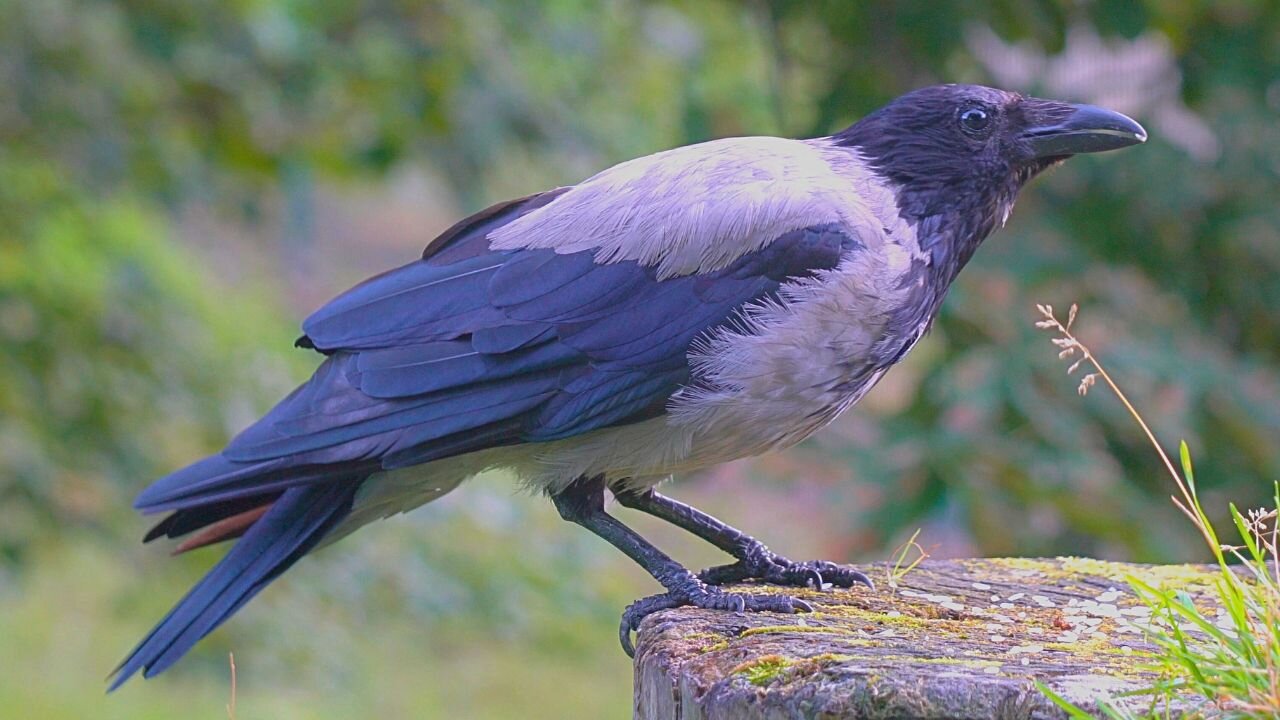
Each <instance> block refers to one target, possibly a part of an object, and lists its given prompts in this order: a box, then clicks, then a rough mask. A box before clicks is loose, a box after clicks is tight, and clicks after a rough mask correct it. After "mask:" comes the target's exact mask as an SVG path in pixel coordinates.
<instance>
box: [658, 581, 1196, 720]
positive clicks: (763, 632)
mask: <svg viewBox="0 0 1280 720" xmlns="http://www.w3.org/2000/svg"><path fill="white" fill-rule="evenodd" d="M1128 575H1133V576H1135V577H1138V578H1141V579H1142V580H1144V581H1146V582H1148V583H1150V584H1153V585H1156V586H1164V587H1176V588H1179V589H1182V590H1184V591H1186V592H1187V593H1189V594H1190V595H1191V596H1192V597H1193V598H1195V599H1196V600H1197V602H1201V601H1203V602H1206V603H1208V602H1209V597H1210V588H1211V584H1212V582H1213V575H1212V573H1211V572H1209V569H1208V568H1206V567H1203V566H1187V565H1162V566H1151V565H1130V564H1123V563H1111V562H1104V561H1099V560H1088V559H1080V558H1059V559H1054V560H1027V559H991V560H950V561H927V562H925V563H922V564H921V565H920V566H919V567H917V568H916V569H914V570H912V571H911V572H910V573H908V574H907V575H906V576H905V577H903V578H901V579H899V581H898V583H897V587H896V588H894V587H890V583H889V582H888V581H887V573H886V572H885V571H881V572H880V576H879V577H876V575H875V574H873V575H872V576H873V578H875V579H876V581H877V583H878V584H879V587H878V588H877V589H876V590H874V591H871V590H867V589H865V588H855V589H853V590H828V591H821V592H819V591H815V590H798V591H795V592H794V593H793V594H796V595H798V596H800V597H803V598H804V599H805V600H808V601H809V602H811V603H812V604H813V605H814V607H815V609H816V612H814V613H810V614H801V615H777V614H772V613H758V614H756V613H745V614H735V613H724V612H714V611H706V610H698V609H693V608H678V609H675V610H668V611H665V612H661V613H657V614H655V615H653V616H651V617H649V618H646V619H645V622H644V624H643V625H642V627H641V628H640V633H639V637H638V641H637V646H636V661H635V716H636V718H638V719H639V720H669V719H674V718H679V719H680V720H701V719H704V718H705V719H706V720H722V719H723V720H729V719H732V720H752V719H756V718H760V719H764V718H768V719H770V720H773V719H775V718H776V719H782V718H788V719H789V718H823V719H826V720H835V719H837V718H1004V719H1008V720H1013V719H1015V718H1063V717H1066V715H1065V713H1063V712H1062V711H1060V710H1059V709H1058V708H1057V707H1056V706H1054V705H1053V704H1052V703H1051V702H1049V700H1048V699H1046V698H1045V697H1044V696H1043V695H1042V694H1041V693H1040V692H1039V691H1038V690H1037V689H1036V688H1035V686H1034V684H1033V681H1034V680H1037V679H1038V680H1040V681H1041V682H1043V683H1045V684H1046V685H1048V686H1049V687H1051V688H1053V689H1054V691H1056V692H1058V693H1059V694H1060V695H1063V696H1065V697H1066V698H1068V699H1069V700H1071V701H1073V702H1075V703H1076V704H1077V705H1080V706H1081V707H1085V708H1094V707H1096V703H1097V701H1098V700H1103V699H1111V698H1114V697H1115V696H1116V695H1118V694H1120V693H1124V692H1126V691H1129V690H1133V689H1137V688H1140V687H1143V686H1144V685H1146V684H1148V683H1149V682H1150V681H1151V680H1152V679H1153V678H1152V676H1151V675H1150V674H1149V671H1147V670H1145V669H1144V661H1143V656H1144V654H1145V653H1147V652H1148V651H1149V650H1150V646H1149V645H1148V644H1147V643H1146V642H1145V641H1144V638H1143V633H1142V627H1143V625H1144V624H1145V623H1146V622H1147V621H1148V620H1149V619H1150V616H1149V614H1148V613H1147V612H1146V608H1145V607H1144V606H1142V605H1141V604H1140V603H1138V602H1137V600H1136V599H1135V598H1134V597H1133V595H1132V593H1131V592H1130V591H1129V590H1128V585H1127V584H1126V583H1125V580H1124V579H1125V577H1126V576H1128ZM741 590H742V591H744V592H783V589H780V588H769V587H762V586H744V587H742V588H741ZM1120 703H1121V704H1125V703H1127V704H1128V707H1130V708H1134V709H1141V708H1145V707H1147V706H1149V704H1150V700H1149V699H1144V698H1130V699H1129V700H1127V701H1124V700H1121V701H1120Z"/></svg>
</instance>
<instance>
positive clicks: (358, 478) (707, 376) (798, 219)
mask: <svg viewBox="0 0 1280 720" xmlns="http://www.w3.org/2000/svg"><path fill="white" fill-rule="evenodd" d="M1144 140H1146V132H1145V131H1144V130H1143V129H1142V127H1141V126H1140V125H1138V124H1137V123H1136V122H1134V121H1133V120H1131V119H1129V118H1127V117H1125V116H1124V115H1120V114H1118V113H1115V112H1111V111H1109V110H1104V109H1102V108H1098V107H1093V106H1089V105H1074V104H1068V103H1063V102H1055V101H1050V100H1041V99H1037V98H1032V97H1026V96H1023V95H1019V94H1016V93H1011V92H1005V91H1001V90H996V89H992V88H987V87H979V86H971V85H943V86H937V87H929V88H924V89H922V90H918V91H915V92H912V93H910V94H908V95H904V96H902V97H900V98H898V99H897V100H895V101H893V102H892V103H890V104H889V105H887V106H885V107H883V108H881V109H879V110H877V111H875V112H873V113H871V114H870V115H868V116H866V117H864V118H863V119H862V120H860V121H858V122H857V123H856V124H854V125H853V126H851V127H849V128H848V129H846V130H844V131H842V132H840V133H837V134H835V135H832V136H829V137H821V138H816V139H811V140H788V139H783V138H775V137H744V138H730V139H724V140H716V141H712V142H706V143H702V144H699V145H691V146H688V147H682V148H677V149H674V150H668V151H666V152H660V153H657V154H654V155H650V156H647V157H642V158H638V159H636V160H631V161H629V162H624V163H622V164H620V165H616V166H614V167H611V168H609V169H607V170H604V171H602V172H600V173H599V174H597V175H595V176H593V177H591V178H588V179H587V180H584V181H583V182H581V183H579V184H578V185H574V186H571V187H561V188H556V189H553V190H548V191H545V192H541V193H538V194H536V195H530V196H528V197H524V198H520V199H517V200H511V201H508V202H504V203H500V204H498V205H495V206H493V207H491V208H488V209H487V210H483V211H481V212H479V213H477V214H475V215H473V216H471V217H469V218H466V219H465V220H462V221H461V222H459V223H458V224H456V225H454V226H453V227H452V228H450V229H449V230H447V231H445V233H444V234H442V235H440V236H439V237H437V238H436V239H435V240H433V241H432V242H431V243H430V244H429V245H428V246H427V248H426V250H425V252H424V253H423V255H422V258H421V259H419V260H416V261H414V262H411V263H409V264H408V265H405V266H403V267H400V268H397V269H395V270H391V271H389V272H387V273H384V274H382V275H379V276H377V277H374V278H372V279H370V280H368V281H366V282H364V283H362V284H360V285H357V286H356V287H354V288H352V289H351V290H349V291H347V292H346V293H344V294H342V295H340V296H339V297H337V298H336V299H334V300H333V301H331V302H330V303H329V304H327V305H325V306H324V307H322V308H320V309H319V310H318V311H316V313H315V314H313V315H312V316H311V317H309V318H307V320H306V321H305V322H304V323H303V330H304V332H305V335H304V336H303V337H302V338H300V339H299V341H298V345H300V346H302V347H306V348H311V349H314V350H316V351H318V352H319V353H321V354H323V355H324V360H323V362H321V363H320V366H319V368H318V369H317V370H316V372H315V375H314V376H312V378H311V379H310V380H308V381H307V382H306V383H305V384H303V385H302V386H301V387H299V388H298V389H297V390H295V391H294V392H293V393H291V394H290V395H289V396H288V397H286V398H285V399H284V400H282V401H281V402H280V404H279V405H277V406H276V407H275V408H274V409H272V410H271V411H270V412H269V413H267V415H266V416H265V417H263V418H262V419H261V420H259V421H257V422H256V423H254V424H253V425H251V426H250V427H249V428H247V429H246V430H244V431H243V432H241V433H240V434H239V435H238V436H236V437H235V438H234V439H233V440H232V441H231V442H230V444H228V445H227V447H226V448H225V449H224V450H223V451H222V452H220V453H218V454H217V455H214V456H212V457H208V458H205V459H203V460H200V461H199V462H196V463H194V464H193V465H190V466H188V467H186V468H183V469H181V470H178V471H177V472H175V473H173V474H172V475H169V476H167V477H164V478H162V479H160V480H159V481H157V482H156V483H155V484H153V485H151V486H150V487H148V488H147V489H146V490H144V491H143V492H142V494H141V495H140V496H139V497H138V499H137V502H136V507H137V508H138V509H139V510H141V511H143V512H146V513H156V512H168V513H169V515H168V516H167V517H166V518H165V519H164V520H162V521H161V522H160V523H159V524H158V525H156V526H155V528H154V529H152V530H151V532H150V533H149V534H148V535H147V537H146V539H147V540H153V539H155V538H157V537H162V536H163V537H170V538H176V537H181V536H186V539H185V540H184V541H183V542H182V543H181V544H180V545H179V546H178V550H179V551H182V550H187V549H191V548H195V547H200V546H203V545H209V544H212V543H219V542H223V541H230V540H234V541H235V542H234V544H233V545H232V546H231V548H230V550H229V551H228V552H227V553H226V555H225V556H224V557H223V558H222V560H221V561H220V562H218V564H217V565H216V566H214V568H213V569H212V570H211V571H210V572H209V573H208V574H207V575H206V576H205V577H204V578H203V579H202V580H200V582H199V583H197V584H196V585H195V587H194V588H192V589H191V591H190V592H188V593H187V595H186V596H185V597H183V598H182V600H180V601H179V602H178V604H177V605H176V606H175V607H174V608H173V610H171V611H170V612H169V614H168V615H166V616H165V617H164V619H162V620H161V621H160V623H159V624H158V625H157V626H156V627H155V629H153V630H152V631H151V632H150V634H148V635H147V636H146V637H145V638H144V639H143V640H142V641H141V642H140V643H139V644H138V646H137V647H136V648H134V649H133V651H132V652H131V653H130V654H129V655H128V657H127V658H125V660H124V661H123V662H122V663H121V664H120V666H119V667H118V668H116V670H115V672H114V673H113V675H114V679H113V681H112V684H111V687H112V689H114V688H116V687H118V686H119V685H120V684H121V683H123V682H124V681H125V680H127V679H128V678H129V677H130V676H132V675H133V674H134V673H137V672H138V671H143V674H144V675H145V676H147V677H150V676H153V675H156V674H157V673H160V672H162V671H164V670H165V669H166V668H168V667H169V666H171V665H172V664H173V663H174V662H176V661H177V660H178V659H179V658H180V657H182V655H183V654H184V653H186V652H187V651H188V650H189V649H190V648H191V647H192V646H193V645H195V643H196V642H197V641H199V640H200V639H201V638H202V637H204V636H205V635H207V634H208V633H209V632H210V631H212V630H213V629H214V628H215V627H217V626H218V625H219V624H221V623H222V622H223V621H224V620H226V619H227V618H229V617H230V616H231V615H232V614H233V613H234V612H235V611H236V610H238V609H239V608H240V607H241V606H242V605H244V603H245V602H247V601H248V600H249V599H250V598H252V597H253V596H254V595H255V594H256V593H257V592H258V591H260V590H261V589H262V588H263V587H265V586H266V585H267V583H269V582H271V581H272V580H274V579H275V578H276V577H277V576H278V575H280V574H281V573H283V572H284V571H285V570H287V569H288V568H289V567H290V566H291V565H293V563H294V562H296V561H297V560H298V559H299V558H300V557H302V556H303V555H305V554H307V553H308V552H310V551H311V550H313V549H315V548H317V547H319V546H322V545H326V544H328V543H331V542H333V541H334V540H336V539H338V538H341V537H343V536H345V535H346V534H347V533H350V532H352V531H353V530H356V529H357V528H359V527H361V526H363V525H365V524H366V523H369V522H370V521H373V520H376V519H379V518H384V517H387V516H390V515H394V514H397V513H401V512H405V511H407V510H411V509H413V508H416V507H418V506H420V505H423V504H424V503H428V502H431V501H432V500H435V499H436V498H439V497H441V496H443V495H444V494H446V493H448V492H449V491H451V490H453V489H454V488H456V487H457V486H458V485H459V484H460V483H462V482H463V481H464V480H466V479H467V478H469V477H471V476H473V475H475V474H477V473H479V472H482V471H484V470H487V469H491V468H505V469H507V470H509V471H511V472H512V473H514V475H515V476H517V477H518V478H519V479H520V480H521V481H522V482H523V483H524V484H525V485H527V486H528V487H530V488H533V489H536V490H538V491H540V492H543V493H545V494H546V495H548V496H549V497H550V498H551V500H552V502H553V503H554V504H555V506H556V508H557V509H558V510H559V512H560V514H561V515H562V516H563V517H564V518H565V519H567V520H570V521H573V522H575V523H577V524H579V525H582V526H583V527H585V528H587V529H588V530H590V531H592V532H593V533H595V534H596V535H599V536H600V537H601V538H603V539H604V540H606V541H608V542H609V543H611V544H613V545H614V546H615V547H617V548H618V549H619V550H621V551H622V552H624V553H626V554H627V555H628V556H630V557H631V558H632V559H633V560H635V561H636V562H637V563H639V564H640V565H641V566H643V567H644V569H645V570H647V571H648V572H649V573H650V574H652V575H653V577H654V578H655V579H656V580H657V581H658V582H659V583H661V585H662V586H663V588H664V590H665V592H663V593H662V594H659V595H654V596H652V597H649V598H644V599H641V600H638V601H637V602H636V603H634V604H632V605H631V606H630V607H629V608H627V610H626V611H625V613H624V615H623V620H622V625H621V628H620V636H621V640H622V644H623V647H624V649H626V650H627V651H628V653H630V652H631V650H632V648H631V640H630V636H631V631H632V630H634V629H635V628H636V627H638V623H639V621H640V619H641V618H643V617H644V616H645V615H647V614H649V613H651V612H653V611H655V610H658V609H662V608H669V607H675V606H679V605H695V606H697V607H702V608H719V609H728V610H737V611H742V610H753V611H755V610H766V611H776V612H784V613H789V612H797V611H805V610H809V609H810V608H809V606H808V605H807V604H806V603H805V602H804V601H802V600H800V599H797V598H792V597H787V596H785V595H777V594H742V593H736V592H727V591H724V590H722V589H721V588H720V585H722V584H724V583H727V582H733V581H740V580H748V579H754V580H761V581H764V582H768V583H777V584H782V585H792V586H804V585H807V584H815V585H816V586H819V587H821V584H822V583H824V582H826V583H831V584H833V585H836V586H841V587H850V586H852V585H853V584H855V583H866V584H869V581H868V580H867V578H866V576H865V575H863V574H862V573H860V572H858V571H857V570H855V569H853V568H852V567H849V566H845V565H837V564H834V563H830V562H823V561H815V562H792V561H791V560H788V559H786V558H784V557H782V556H780V555H777V554H775V553H773V552H772V551H770V550H769V549H768V548H766V547H765V546H764V545H762V544H761V543H760V542H759V541H757V540H755V539H753V538H751V537H750V536H748V535H746V534H744V533H742V532H740V531H738V530H735V529H733V528H731V527H729V526H727V525H725V524H724V523H722V522H720V521H718V520H716V519H715V518H712V517H711V516H709V515H706V514H705V513H702V512H700V511H698V510H696V509H694V508H692V507H689V506H687V505H684V504H682V503H679V502H676V501H675V500H672V499H670V498H667V497H665V496H663V495H661V494H659V493H658V492H656V491H655V489H654V488H655V486H656V485H657V484H658V483H660V482H661V481H662V480H664V479H666V478H668V477H669V476H671V475H672V474H673V473H677V472H685V471H689V470H694V469H697V468H703V467H707V466H709V465H714V464H716V463H722V462H726V461H729V460H734V459H737V458H742V457H747V456H751V455H758V454H760V453H764V452H769V451H772V450H778V449H781V448H786V447H789V446H791V445H794V444H796V443H797V442H800V441H801V440H803V439H804V438H806V437H808V436H809V435H811V434H812V433H813V432H815V431H816V430H818V429H820V428H822V427H823V426H824V425H826V424H827V423H829V422H831V421H832V420H833V419H835V418H836V417H837V416H838V415H839V414H840V413H842V412H844V411H845V410H846V409H848V408H849V407H850V406H851V405H853V404H854V403H856V402H857V401H858V399H859V398H861V397H862V396H863V395H865V394H866V392H867V391H868V390H870V389H871V387H872V386H874V385H875V384H876V381H877V380H879V379H880V377H881V376H882V375H883V374H884V373H885V371H886V370H888V369H889V368H890V367H892V366H893V365H894V364H895V363H896V362H898V361H899V360H901V359H902V357H903V356H904V355H905V354H906V353H907V352H908V351H910V350H911V348H912V347H913V346H914V345H915V344H916V342H917V341H919V340H920V337H921V336H922V335H924V333H925V332H926V331H927V330H928V329H929V326H930V325H931V324H932V322H933V319H934V317H935V316H936V315H937V313H938V308H939V305H940V304H941V303H942V300H943V298H944V296H945V295H946V292H947V289H948V288H949V287H950V285H951V283H952V281H953V280H954V279H955V277H956V274H957V273H959V272H960V269H961V268H963V267H964V265H965V263H966V262H968V260H969V258H970V257H971V256H972V255H973V253H974V251H975V250H976V249H977V247H978V245H979V244H980V243H981V242H982V240H983V239H984V238H986V236H987V235H988V234H990V233H991V231H992V230H993V229H995V228H996V227H997V226H998V225H1002V224H1003V223H1004V222H1005V220H1006V219H1007V218H1008V216H1009V212H1010V210H1011V208H1012V207H1013V202H1014V199H1015V197H1016V196H1017V194H1018V191H1019V190H1020V189H1021V188H1022V186H1023V184H1024V183H1026V182H1027V181H1028V180H1029V179H1031V178H1032V177H1033V176H1035V175H1036V174H1037V173H1039V172H1041V171H1043V170H1044V169H1046V168H1048V167H1049V166H1051V165H1054V164H1056V163H1058V162H1060V161H1062V160H1064V159H1066V158H1067V157H1069V156H1071V155H1074V154H1077V153H1086V152H1097V151H1102V150H1111V149H1116V148H1121V147H1125V146H1127V145H1133V144H1135V143H1141V142H1143V141H1144ZM606 490H608V491H609V492H610V493H611V494H612V495H613V496H614V497H615V498H616V499H617V501H618V503H619V504H621V505H623V506H625V507H629V508H634V509H636V510H639V511H642V512H645V513H648V514H651V515H654V516H657V517H660V518H662V519H664V520H667V521H669V522H671V523H673V524H675V525H677V526H679V527H681V528H684V529H685V530H687V531H689V532H692V533H693V534H695V535H697V536H699V537H701V538H703V539H705V540H707V541H709V542H711V543H712V544H714V545H715V546H716V547H718V548H720V549H721V550H723V551H725V552H726V553H728V554H729V555H730V556H732V557H733V558H734V559H735V562H733V563H732V564H728V565H723V566H720V567H716V568H712V569H710V570H707V571H704V572H703V573H701V574H694V573H692V572H690V571H689V570H687V569H686V568H684V567H682V566H681V565H680V564H679V563H677V562H676V561H675V560H673V559H671V558H670V557H668V556H667V555H665V554H663V553H662V551H660V550H658V549H657V548H656V547H654V546H653V545H652V544H650V543H649V542H648V541H646V540H645V539H644V538H642V537H641V536H640V535H638V534H637V533H636V532H635V531H633V530H631V529H630V528H628V527H627V526H626V525H624V524H623V523H621V522H619V521H618V520H617V519H616V518H614V517H613V516H612V515H610V514H608V513H607V512H606V511H605V502H604V501H605V491H606Z"/></svg>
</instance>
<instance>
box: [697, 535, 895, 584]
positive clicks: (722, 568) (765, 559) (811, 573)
mask: <svg viewBox="0 0 1280 720" xmlns="http://www.w3.org/2000/svg"><path fill="white" fill-rule="evenodd" d="M698 579H699V580H701V581H702V582H704V583H706V584H708V585H726V584H728V583H735V582H742V581H744V580H761V581H764V582H766V583H769V584H770V585H784V586H788V587H812V588H814V589H815V590H821V589H822V587H823V586H824V585H825V584H830V585H832V586H834V587H841V588H850V587H853V586H854V585H866V586H867V587H869V588H872V589H875V583H873V582H871V578H869V577H867V576H866V574H865V573H862V572H859V571H858V570H855V569H854V568H853V567H850V566H849V565H839V564H836V563H833V562H829V561H827V560H810V561H808V562H795V561H792V560H788V559H786V558H784V557H782V556H781V555H778V554H776V553H774V552H773V551H771V550H769V549H768V548H766V547H764V546H763V545H761V546H759V547H758V548H751V549H750V550H749V551H748V552H747V553H746V554H745V557H744V558H743V559H741V560H739V561H738V562H736V563H732V564H730V565H717V566H715V567H712V568H707V569H706V570H703V571H702V572H700V573H698Z"/></svg>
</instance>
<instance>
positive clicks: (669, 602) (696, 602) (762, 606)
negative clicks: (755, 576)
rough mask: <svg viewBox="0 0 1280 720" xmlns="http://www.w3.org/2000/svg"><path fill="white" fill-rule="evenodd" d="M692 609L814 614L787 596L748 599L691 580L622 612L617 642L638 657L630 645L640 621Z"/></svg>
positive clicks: (749, 596)
mask: <svg viewBox="0 0 1280 720" xmlns="http://www.w3.org/2000/svg"><path fill="white" fill-rule="evenodd" d="M685 605H692V606H693V607H698V608H703V609H705V610H731V611H733V612H746V611H748V610H749V611H751V612H777V613H786V614H791V613H797V612H813V606H812V605H810V604H809V603H807V602H805V601H804V600H801V599H799V598H794V597H788V596H786V595H748V594H744V593H730V592H725V591H723V590H721V589H720V588H715V587H707V585H706V584H705V583H702V582H700V581H698V580H696V579H694V578H692V577H690V579H689V582H686V583H683V584H682V585H681V586H679V587H677V588H675V589H673V590H669V591H667V592H665V593H660V594H658V595H650V596H649V597H645V598H640V599H639V600H636V601H635V602H633V603H631V604H630V605H628V606H627V609H626V610H623V611H622V623H621V625H620V626H619V628H618V639H619V640H620V641H621V642H622V651H623V652H625V653H626V654H627V656H628V657H635V654H636V649H635V646H634V645H633V644H632V642H631V633H632V632H633V631H635V630H639V629H640V621H641V620H644V619H645V618H646V617H648V616H650V615H652V614H654V613H656V612H658V611H659V610H670V609H671V608H677V607H682V606H685Z"/></svg>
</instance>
